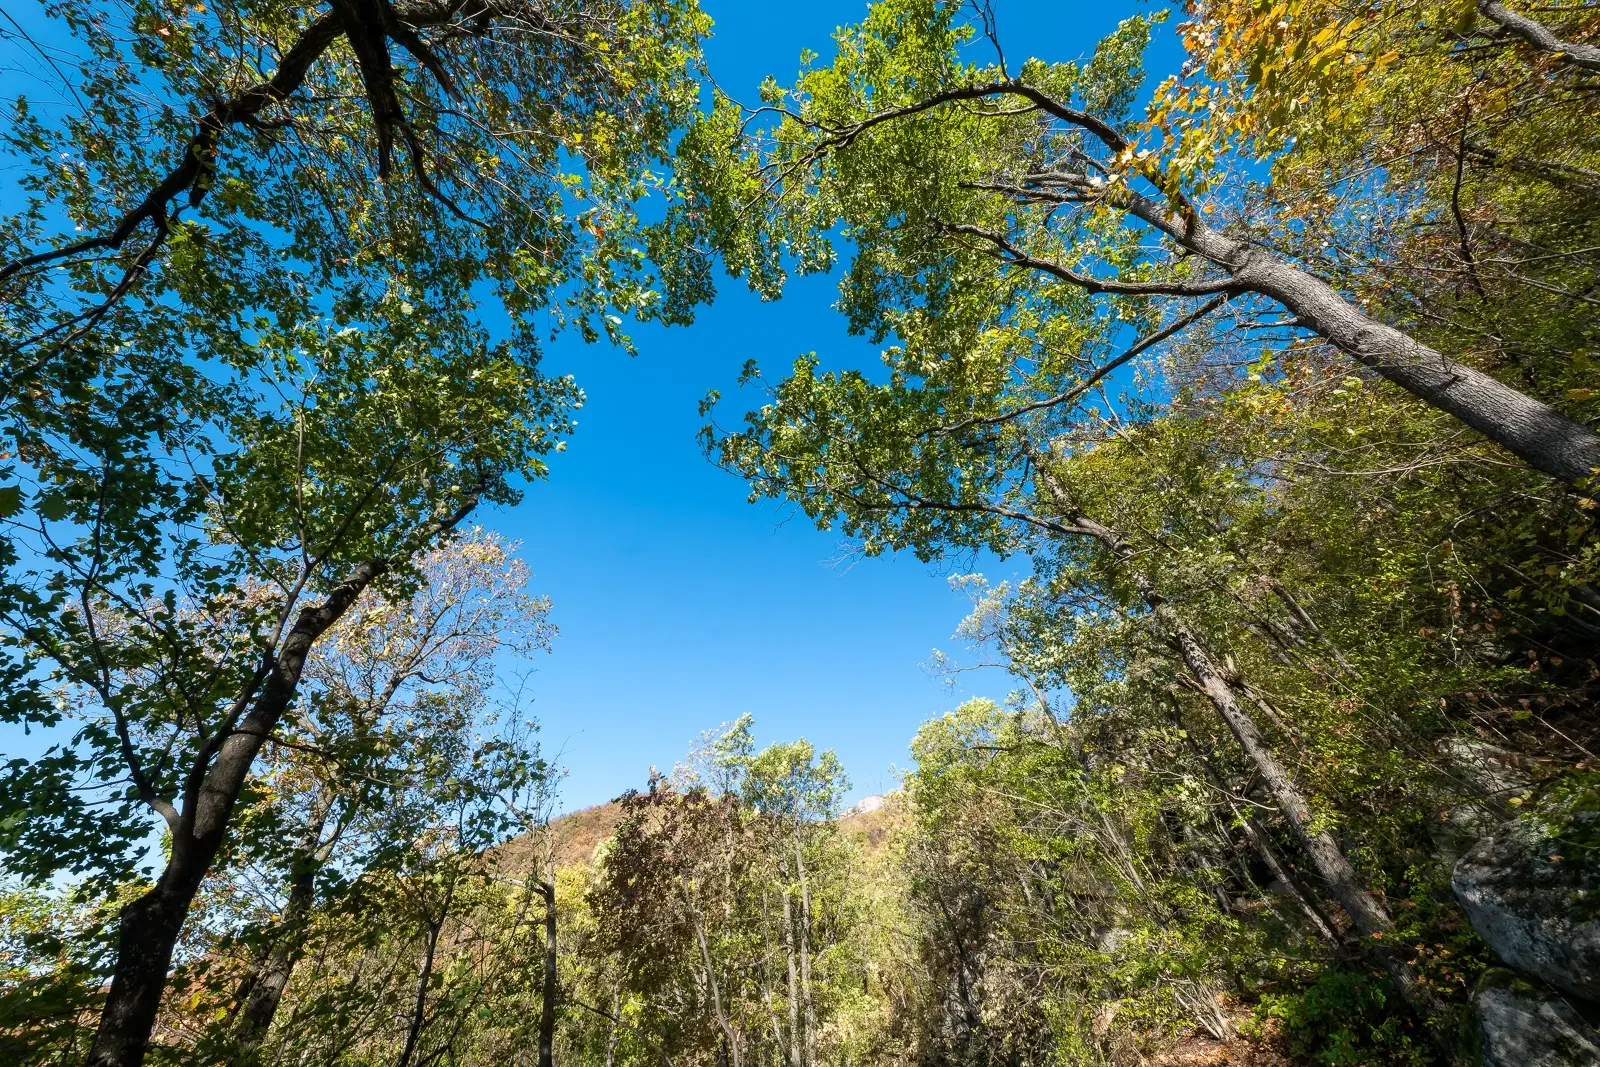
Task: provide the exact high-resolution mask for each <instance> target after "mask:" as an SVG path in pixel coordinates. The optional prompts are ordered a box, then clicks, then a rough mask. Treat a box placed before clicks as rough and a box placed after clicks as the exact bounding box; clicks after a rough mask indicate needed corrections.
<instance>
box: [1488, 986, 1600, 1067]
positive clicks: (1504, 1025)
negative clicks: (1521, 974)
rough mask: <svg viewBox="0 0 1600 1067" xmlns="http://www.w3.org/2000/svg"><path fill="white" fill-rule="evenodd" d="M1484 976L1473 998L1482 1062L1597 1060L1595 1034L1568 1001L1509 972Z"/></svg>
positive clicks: (1551, 1065) (1572, 1065)
mask: <svg viewBox="0 0 1600 1067" xmlns="http://www.w3.org/2000/svg"><path fill="white" fill-rule="evenodd" d="M1484 978H1485V980H1484V982H1483V984H1482V985H1480V986H1479V987H1478V995H1477V998H1476V1000H1477V1008H1478V1027H1479V1035H1480V1039H1481V1040H1482V1042H1483V1067H1593V1065H1594V1064H1600V1034H1597V1033H1596V1032H1595V1030H1594V1028H1593V1027H1591V1026H1590V1025H1589V1024H1588V1023H1587V1022H1585V1021H1584V1020H1583V1018H1582V1016H1580V1015H1579V1014H1578V1012H1577V1011H1575V1010H1574V1009H1573V1008H1572V1006H1571V1005H1570V1004H1567V1003H1565V1002H1564V1001H1561V1000H1557V999H1554V998H1551V997H1549V996H1546V995H1544V994H1542V993H1540V992H1539V991H1538V990H1536V989H1534V988H1533V987H1532V986H1530V985H1528V984H1527V983H1526V982H1521V981H1517V980H1516V978H1515V976H1513V975H1512V974H1511V972H1509V971H1490V972H1489V973H1488V974H1487V975H1485V976H1484Z"/></svg>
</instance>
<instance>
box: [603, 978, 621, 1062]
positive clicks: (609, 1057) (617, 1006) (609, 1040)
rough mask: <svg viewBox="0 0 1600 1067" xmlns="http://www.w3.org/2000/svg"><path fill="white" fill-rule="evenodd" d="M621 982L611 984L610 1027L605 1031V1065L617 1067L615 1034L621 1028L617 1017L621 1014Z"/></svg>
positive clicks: (616, 1034)
mask: <svg viewBox="0 0 1600 1067" xmlns="http://www.w3.org/2000/svg"><path fill="white" fill-rule="evenodd" d="M621 993H622V983H621V981H620V980H619V981H617V982H613V983H612V985H611V1028H610V1029H609V1030H608V1031H606V1067H617V1036H618V1034H619V1033H620V1032H621V1030H622V1028H621V1026H620V1025H618V1019H619V1018H620V1017H621V1015H622V996H621Z"/></svg>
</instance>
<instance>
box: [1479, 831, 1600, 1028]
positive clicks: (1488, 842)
mask: <svg viewBox="0 0 1600 1067" xmlns="http://www.w3.org/2000/svg"><path fill="white" fill-rule="evenodd" d="M1597 833H1600V812H1589V813H1583V814H1580V815H1578V816H1577V817H1576V819H1575V820H1574V824H1573V825H1572V826H1571V827H1570V829H1569V830H1568V831H1567V832H1564V833H1563V834H1562V835H1561V836H1560V838H1557V837H1556V836H1554V835H1553V834H1551V833H1550V832H1549V831H1548V830H1547V829H1545V828H1543V827H1542V826H1541V825H1540V824H1539V823H1538V822H1536V821H1535V820H1532V819H1517V820H1514V821H1512V822H1510V823H1507V824H1506V825H1505V826H1503V827H1501V828H1500V829H1499V830H1498V831H1496V832H1495V833H1493V834H1491V835H1490V836H1488V837H1486V838H1484V839H1483V840H1482V841H1479V842H1478V843H1477V844H1476V845H1474V846H1473V847H1472V849H1471V850H1470V851H1468V852H1467V854H1466V855H1464V856H1462V857H1461V859H1460V860H1459V861H1457V863H1456V866H1455V872H1454V874H1453V875H1452V876H1451V879H1450V888H1451V889H1452V890H1453V891H1454V892H1455V896H1456V899H1457V900H1459V901H1460V902H1461V906H1462V908H1463V909H1465V911H1466V913H1467V918H1468V919H1469V920H1471V922H1472V926H1473V929H1475V930H1477V931H1478V935H1479V936H1480V937H1482V938H1483V939H1484V941H1485V942H1487V943H1488V945H1489V947H1490V948H1491V949H1493V950H1494V952H1495V955H1497V956H1499V957H1500V959H1501V960H1502V961H1503V962H1505V963H1507V964H1509V965H1511V966H1512V967H1516V968H1517V969H1519V970H1522V971H1526V972H1527V973H1528V974H1531V975H1535V976H1537V977H1539V978H1542V979H1544V980H1545V981H1546V982H1549V983H1550V984H1551V985H1553V986H1555V987H1556V988H1557V989H1560V990H1562V991H1564V992H1567V993H1571V994H1573V995H1575V996H1579V997H1583V998H1585V999H1587V1000H1591V1001H1596V1002H1600V869H1597V868H1600V864H1597V863H1595V862H1594V861H1593V860H1588V861H1585V862H1580V856H1579V855H1569V854H1568V853H1581V852H1587V851H1588V850H1587V849H1581V848H1576V847H1574V846H1575V845H1577V844H1578V843H1579V842H1580V841H1581V842H1585V843H1586V842H1589V841H1593V840H1595V839H1596V834H1597Z"/></svg>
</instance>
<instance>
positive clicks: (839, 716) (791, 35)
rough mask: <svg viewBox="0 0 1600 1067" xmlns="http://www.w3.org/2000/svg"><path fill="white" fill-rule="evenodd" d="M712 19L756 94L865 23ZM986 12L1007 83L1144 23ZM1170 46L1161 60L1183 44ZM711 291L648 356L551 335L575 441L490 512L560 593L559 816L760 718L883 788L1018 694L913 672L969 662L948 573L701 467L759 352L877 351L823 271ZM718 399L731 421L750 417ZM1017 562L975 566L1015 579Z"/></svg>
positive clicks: (733, 85)
mask: <svg viewBox="0 0 1600 1067" xmlns="http://www.w3.org/2000/svg"><path fill="white" fill-rule="evenodd" d="M705 7H706V9H707V10H708V11H709V12H710V14H711V15H712V17H713V18H714V19H715V20H716V23H717V26H716V36H715V37H714V38H713V39H712V40H711V41H710V43H709V46H708V49H707V52H708V60H709V64H710V68H711V72H712V76H713V77H714V78H715V79H716V80H717V83H718V84H719V85H721V86H722V87H723V88H724V89H725V90H727V91H728V92H730V93H731V94H732V95H734V96H735V97H736V98H738V99H742V100H751V99H754V98H755V87H756V86H757V85H758V84H759V83H760V81H761V80H762V78H764V77H765V76H766V75H768V74H773V75H776V76H777V77H778V79H779V80H780V81H788V80H790V79H791V78H792V76H793V74H794V73H795V71H796V70H797V68H798V58H799V54H800V51H801V49H802V48H807V47H809V48H811V49H813V50H814V51H816V52H818V53H820V54H821V55H822V56H824V57H826V56H828V55H830V54H831V52H832V45H831V34H832V33H833V31H834V29H835V27H837V26H839V25H841V24H844V23H848V22H851V21H854V20H856V19H857V18H859V17H860V15H861V14H863V13H864V12H865V10H866V5H865V4H864V3H862V2H860V0H826V2H821V0H810V2H802V3H785V4H766V3H755V2H750V0H705ZM995 7H996V10H997V14H998V17H999V27H1000V33H1001V39H1002V44H1003V45H1004V46H1005V49H1006V55H1007V58H1008V59H1009V60H1010V62H1011V64H1012V66H1013V67H1014V68H1015V67H1016V66H1019V65H1020V60H1021V59H1022V58H1023V57H1024V56H1026V55H1029V54H1033V55H1038V56H1040V57H1041V58H1045V59H1070V58H1074V57H1076V56H1078V55H1080V54H1087V53H1088V52H1090V51H1092V49H1093V47H1094V43H1095V42H1096V41H1097V40H1098V39H1099V38H1100V37H1101V36H1103V35H1104V34H1106V33H1107V32H1109V31H1110V30H1111V29H1113V28H1114V27H1115V25H1116V23H1117V21H1118V20H1119V19H1121V18H1125V17H1127V16H1128V15H1131V14H1134V13H1136V12H1138V11H1141V10H1145V11H1148V10H1150V9H1151V8H1150V6H1149V5H1143V4H1136V3H1131V2H1126V0H1113V2H1106V3H1099V4H1085V3H1079V2H1074V0H1066V2H1059V0H1058V2H1055V3H1049V2H1039V0H996V3H995ZM1163 29H1164V30H1165V29H1166V28H1165V27H1164V28H1163ZM1166 37H1167V39H1166V40H1163V41H1161V42H1160V44H1158V46H1157V48H1158V52H1157V57H1161V56H1165V55H1168V54H1172V53H1174V52H1175V47H1176V46H1175V45H1174V44H1172V42H1171V40H1170V31H1168V33H1167V34H1166ZM1158 62H1159V58H1158ZM1172 66H1173V67H1175V66H1176V62H1174V63H1173V64H1172ZM721 289H722V293H721V295H720V297H719V299H718V301H717V302H716V304H715V305H714V306H712V307H711V308H710V309H709V310H706V311H704V312H702V314H701V315H700V317H699V319H698V321H697V322H696V324H695V325H694V326H693V327H691V328H688V329H682V328H679V329H672V330H665V329H651V330H644V331H639V332H636V334H635V338H636V340H637V341H638V344H639V352H640V354H639V356H638V358H636V359H633V360H630V359H628V358H627V357H625V356H622V355H621V354H619V353H616V352H613V351H609V350H607V349H605V348H601V347H589V346H584V345H582V344H580V343H576V342H572V343H565V344H558V345H557V347H556V348H555V349H554V350H553V351H552V352H551V354H550V356H549V357H548V364H547V366H548V367H549V369H550V370H551V371H553V372H557V373H568V372H570V373H573V374H576V375H577V377H578V380H579V382H580V383H581V384H582V385H583V387H584V389H585V390H586V392H587V393H588V397H589V402H588V404H587V405H586V406H585V408H584V410H583V411H582V412H581V414H580V418H579V427H578V433H577V436H576V437H575V438H574V440H573V441H572V442H571V444H570V446H569V448H568V451H567V452H566V453H564V454H563V455H561V456H559V457H556V459H557V462H556V463H555V464H554V465H553V466H554V469H553V471H552V475H551V478H550V481H549V482H548V483H546V484H543V485H539V486H536V487H534V488H533V489H532V490H531V491H530V492H529V493H528V496H527V499H526V500H525V502H524V503H523V504H522V505H521V506H520V507H518V508H516V509H514V510H512V511H509V512H504V513H500V514H497V515H494V516H493V517H492V519H491V521H492V522H493V524H494V525H495V526H496V527H497V528H499V529H501V530H502V531H504V532H505V533H507V534H508V535H510V536H513V537H516V538H519V539H521V540H522V541H523V554H524V556H525V557H526V558H527V560H528V561H529V564H530V565H531V566H532V568H533V570H534V572H535V578H534V582H533V585H534V587H535V588H536V589H538V590H539V591H541V592H544V593H547V594H549V595H550V596H551V597H552V599H553V600H554V618H555V621H556V623H557V625H558V626H560V628H561V636H560V638H559V639H558V641H557V642H556V645H555V651H554V654H553V655H550V656H546V657H541V658H540V659H539V660H538V661H537V662H536V663H535V664H534V666H535V667H536V668H537V669H538V673H537V674H536V675H534V676H533V677H532V679H531V684H530V689H531V691H532V693H533V694H534V696H535V703H534V711H535V714H536V715H537V716H538V718H539V719H540V721H541V722H542V724H543V728H544V739H545V743H546V745H547V746H548V747H549V749H550V750H551V751H553V752H559V753H560V754H561V756H562V760H563V762H564V763H565V764H566V766H567V767H568V768H569V771H570V776H569V778H568V780H567V782H566V785H565V788H564V795H565V800H566V804H567V806H568V807H569V808H572V807H581V806H584V805H587V804H592V803H596V802H598V801H601V800H606V799H609V798H610V797H612V796H615V795H616V794H617V793H619V792H621V791H622V790H623V789H626V788H628V787H630V786H635V787H636V786H641V785H642V784H643V783H644V780H645V776H646V774H647V773H648V769H649V767H650V766H651V765H652V764H655V765H658V766H660V767H661V768H662V769H663V770H665V769H668V768H670V767H671V766H672V764H673V763H674V762H675V761H676V760H677V759H678V758H679V757H680V756H681V755H682V753H683V752H684V750H685V749H686V748H687V746H688V744H689V743H690V741H692V740H693V738H694V737H695V736H696V735H697V734H698V733H699V732H700V731H702V730H704V729H707V728H709V727H712V726H715V725H717V724H718V723H721V722H723V721H726V720H730V719H734V718H737V717H738V716H739V715H741V714H743V713H744V712H747V711H748V712H750V713H752V714H753V715H754V716H755V720H756V735H757V738H758V740H759V741H760V742H761V743H763V744H765V743H768V742H771V741H776V740H784V739H789V738H793V737H799V736H803V737H806V738H808V739H810V740H811V741H813V742H814V743H816V744H817V745H819V746H821V747H832V748H834V749H836V750H837V751H838V753H839V755H840V758H841V759H842V760H843V761H844V765H845V767H846V769H847V770H848V771H849V774H850V777H851V780H852V783H853V785H854V788H853V790H852V793H851V796H852V798H856V797H860V796H863V795H866V794H869V793H876V792H882V791H884V790H886V789H889V788H892V787H893V785H894V778H893V776H892V774H891V773H890V768H891V766H893V765H900V766H904V765H905V764H906V762H907V744H908V742H909V741H910V739H911V735H912V734H913V733H914V732H915V731H916V728H917V726H918V725H919V724H920V723H922V722H923V721H924V720H926V719H928V718H929V717H931V716H934V715H938V714H941V713H942V712H944V711H946V710H949V709H950V708H952V707H954V706H955V705H956V704H958V703H960V702H961V701H962V700H965V699H969V698H971V697H974V696H990V697H995V698H999V697H1002V696H1004V694H1005V693H1006V691H1007V690H1008V689H1009V688H1011V686H1010V684H1009V682H1008V680H1007V678H1006V677H1005V676H1004V675H1003V674H1001V673H999V672H996V671H988V672H980V673H975V674H968V675H964V676H962V680H961V682H960V684H959V685H958V686H956V687H954V688H950V687H947V686H946V685H945V684H944V683H943V681H942V680H940V679H938V678H936V677H934V676H932V675H930V674H929V673H928V672H927V671H925V670H924V669H923V666H922V665H923V664H925V663H927V662H928V661H929V659H930V654H931V652H932V651H933V649H935V648H942V649H944V650H946V651H955V650H956V649H957V648H958V647H959V643H958V642H956V641H954V640H953V639H952V634H953V632H954V631H955V629H956V626H957V625H958V624H959V623H960V621H961V619H962V618H963V617H964V615H965V614H966V609H967V607H968V602H967V600H966V598H965V597H964V596H963V595H961V594H958V593H956V592H953V591H952V590H951V589H950V588H949V585H948V581H947V579H948V575H949V574H950V573H952V568H951V567H943V568H939V567H928V566H925V565H923V564H920V563H918V562H917V561H916V560H915V559H914V558H912V557H910V556H904V557H899V558H891V557H879V558H875V559H859V560H857V559H854V558H852V557H850V556H849V549H848V545H846V544H845V543H844V541H843V539H842V538H841V537H840V536H839V535H837V534H835V533H832V532H827V531H819V530H817V529H816V528H815V527H814V526H813V525H812V524H811V523H810V522H809V521H808V520H807V519H805V517H804V516H796V515H792V514H791V512H790V511H786V510H785V509H782V508H780V507H777V506H775V505H772V504H762V505H755V506H752V505H750V504H747V503H746V502H745V488H744V486H743V484H742V483H741V482H740V481H739V480H738V479H736V478H734V477H733V476H732V475H729V474H726V473H724V472H722V471H720V470H717V469H716V468H714V467H712V466H711V465H710V464H709V463H708V462H707V461H706V460H705V459H704V458H703V457H702V456H701V454H700V450H699V447H698V445H697V443H696V441H695V431H696V430H697V429H698V428H699V426H700V424H701V421H702V420H701V419H700V418H699V416H698V414H697V411H696V404H697V402H698V401H699V400H700V398H701V397H702V396H703V395H704V394H705V392H706V390H708V389H711V388H722V389H724V390H725V391H731V387H732V385H733V382H734V379H735V377H736V376H737V374H738V372H739V368H740V367H741V366H742V365H743V364H744V362H745V361H746V360H747V359H751V358H755V359H759V360H760V361H761V363H762V365H763V367H766V368H768V369H769V372H770V371H775V370H778V369H780V368H781V367H783V366H784V365H786V364H787V363H788V362H789V361H791V360H792V359H793V358H794V357H795V356H798V355H800V354H802V353H806V352H812V351H815V352H816V353H818V355H819V356H820V357H821V358H822V359H823V361H824V363H826V364H829V365H861V364H865V363H869V362H872V361H874V360H875V359H876V352H875V350H874V349H873V348H872V347H871V346H869V345H867V344H866V343H865V342H863V341H862V340H861V339H859V338H853V337H850V336H849V335H848V334H847V333H846V332H845V329H844V325H843V320H842V318H841V317H840V316H839V315H837V314H836V313H835V312H834V311H833V308H832V302H833V300H834V297H835V291H834V288H833V283H832V281H831V280H829V279H826V278H811V279H803V280H802V281H800V282H799V283H798V284H795V285H793V286H791V288H790V289H789V291H788V292H787V293H786V294H785V296H784V298H783V299H782V300H780V301H777V302H775V303H771V304H763V303H761V302H760V301H758V300H756V299H755V298H753V297H752V296H751V295H750V294H749V293H748V292H747V291H746V290H745V288H744V285H743V283H741V282H738V281H736V280H733V279H725V280H724V281H723V282H722V283H721ZM725 406H726V407H727V409H728V410H727V411H720V409H719V412H720V415H719V417H721V418H722V419H723V420H724V421H725V422H726V421H727V420H730V419H733V418H735V417H736V416H737V415H738V414H739V413H740V412H742V410H743V409H742V408H740V407H739V406H738V404H737V402H736V401H734V400H731V399H730V401H729V402H728V403H727V404H726V405H725ZM1013 566H1014V564H1013V563H1011V562H1007V563H1004V564H998V566H997V565H996V564H995V561H993V560H990V561H987V563H986V564H985V565H984V566H983V568H982V569H984V570H985V571H987V572H989V575H990V577H993V578H1001V577H1005V576H1007V575H1008V574H1009V573H1010V572H1011V571H1012V569H1013Z"/></svg>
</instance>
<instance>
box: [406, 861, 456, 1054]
mask: <svg viewBox="0 0 1600 1067" xmlns="http://www.w3.org/2000/svg"><path fill="white" fill-rule="evenodd" d="M455 888H456V887H455V882H454V881H452V882H451V883H450V885H449V886H447V887H446V888H445V891H444V901H443V903H442V904H441V905H440V906H439V914H438V917H437V918H430V919H429V920H428V932H427V937H426V938H425V939H424V941H423V947H422V967H421V969H420V970H418V972H417V989H416V993H415V995H414V996H413V997H412V998H411V1023H410V1025H409V1026H407V1027H406V1043H405V1047H404V1048H402V1049H401V1050H400V1058H399V1059H398V1060H396V1061H395V1067H410V1064H411V1059H412V1057H413V1056H415V1055H416V1052H417V1045H418V1043H419V1042H420V1041H421V1039H422V1027H423V1025H424V1024H425V1023H426V1022H427V1018H428V980H429V979H430V978H432V977H433V962H434V958H435V956H436V954H437V953H438V950H439V935H440V933H441V932H442V931H443V930H444V923H445V919H446V918H447V917H448V916H449V915H450V898H451V897H452V896H453V895H454V894H455Z"/></svg>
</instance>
